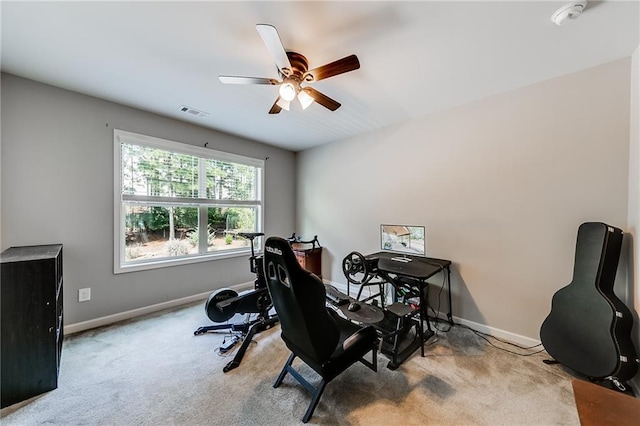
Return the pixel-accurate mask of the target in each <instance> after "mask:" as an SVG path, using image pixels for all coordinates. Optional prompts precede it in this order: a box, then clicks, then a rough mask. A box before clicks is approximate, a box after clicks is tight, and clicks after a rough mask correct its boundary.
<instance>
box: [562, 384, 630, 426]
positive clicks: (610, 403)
mask: <svg viewBox="0 0 640 426" xmlns="http://www.w3.org/2000/svg"><path fill="white" fill-rule="evenodd" d="M571 385H572V386H573V395H574V397H575V399H576V408H577V409H578V417H579V418H580V424H581V425H582V426H606V425H615V426H626V425H629V426H631V425H637V424H638V422H639V421H640V399H637V398H634V397H632V396H629V395H625V394H623V393H620V392H616V391H614V390H611V389H607V388H604V387H602V386H599V385H596V384H593V383H590V382H586V381H584V380H572V381H571Z"/></svg>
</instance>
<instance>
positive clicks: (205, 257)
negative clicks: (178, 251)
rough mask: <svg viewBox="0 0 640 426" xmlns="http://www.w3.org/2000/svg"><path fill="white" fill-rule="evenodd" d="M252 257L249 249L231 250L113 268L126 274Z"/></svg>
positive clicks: (118, 272) (115, 272)
mask: <svg viewBox="0 0 640 426" xmlns="http://www.w3.org/2000/svg"><path fill="white" fill-rule="evenodd" d="M256 254H258V253H256ZM250 255H251V249H250V248H249V247H247V248H243V249H239V250H233V251H231V250H230V251H229V252H228V253H207V254H202V255H200V256H189V257H176V258H164V259H159V260H157V261H141V262H139V263H136V262H131V263H128V264H126V265H119V264H118V263H117V262H116V264H115V265H114V268H113V273H114V274H126V273H128V272H138V271H148V270H151V269H159V268H168V267H172V266H181V265H189V264H192V263H200V262H210V261H212V260H223V259H230V258H234V257H245V256H250Z"/></svg>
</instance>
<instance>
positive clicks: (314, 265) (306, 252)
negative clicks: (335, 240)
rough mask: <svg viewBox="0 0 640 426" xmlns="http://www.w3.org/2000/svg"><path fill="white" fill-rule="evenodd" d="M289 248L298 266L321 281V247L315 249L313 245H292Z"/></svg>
mask: <svg viewBox="0 0 640 426" xmlns="http://www.w3.org/2000/svg"><path fill="white" fill-rule="evenodd" d="M291 248H292V249H293V253H294V254H295V255H296V259H298V263H299V264H300V266H302V267H303V268H304V269H306V270H307V271H309V272H311V273H314V274H316V275H317V276H318V277H319V278H320V279H322V247H316V246H315V244H314V245H309V244H306V243H293V244H291Z"/></svg>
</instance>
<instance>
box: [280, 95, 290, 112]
mask: <svg viewBox="0 0 640 426" xmlns="http://www.w3.org/2000/svg"><path fill="white" fill-rule="evenodd" d="M290 104H291V101H288V100H286V99H284V98H282V96H280V98H278V102H276V105H278V106H279V107H280V108H282V109H283V110H285V111H289V105H290Z"/></svg>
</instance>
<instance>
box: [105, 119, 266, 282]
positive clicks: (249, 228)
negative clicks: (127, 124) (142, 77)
mask: <svg viewBox="0 0 640 426" xmlns="http://www.w3.org/2000/svg"><path fill="white" fill-rule="evenodd" d="M263 170H264V161H263V160H257V159H255V158H249V157H243V156H240V155H234V154H229V153H225V152H220V151H214V150H211V149H207V148H201V147H196V146H192V145H186V144H182V143H178V142H172V141H168V140H164V139H158V138H154V137H150V136H144V135H139V134H135V133H130V132H125V131H122V130H114V177H115V184H114V189H115V190H114V193H115V203H114V206H115V216H114V224H115V238H114V241H115V250H114V258H115V262H114V272H115V273H121V272H129V271H138V270H142V269H151V268H157V267H164V266H172V265H177V264H185V263H192V262H200V261H205V260H212V259H217V258H222V257H228V256H235V255H244V254H246V253H248V252H250V244H249V241H248V240H246V239H244V238H242V237H240V236H239V235H238V233H240V232H261V230H262V207H263V200H262V192H263V191H262V185H263ZM257 246H258V247H259V246H260V244H259V243H258V244H257Z"/></svg>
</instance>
